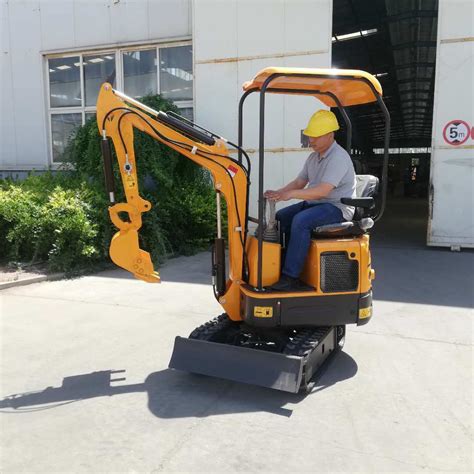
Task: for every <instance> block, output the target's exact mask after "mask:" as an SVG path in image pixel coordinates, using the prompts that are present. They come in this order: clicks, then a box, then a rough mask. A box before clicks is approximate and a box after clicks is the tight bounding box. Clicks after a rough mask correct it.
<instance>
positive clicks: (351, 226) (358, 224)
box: [311, 174, 379, 239]
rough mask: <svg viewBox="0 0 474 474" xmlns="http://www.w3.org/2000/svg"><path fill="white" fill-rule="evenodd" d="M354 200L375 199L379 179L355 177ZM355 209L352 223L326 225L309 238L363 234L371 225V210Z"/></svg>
mask: <svg viewBox="0 0 474 474" xmlns="http://www.w3.org/2000/svg"><path fill="white" fill-rule="evenodd" d="M356 180H357V182H356V198H368V197H371V198H375V196H376V195H377V191H378V188H379V179H378V178H377V177H376V176H372V175H370V174H358V175H356ZM373 207H374V206H372V207H371V208H370V209H367V208H362V207H356V209H355V213H354V217H353V220H352V221H345V222H340V223H338V224H327V225H322V226H319V227H316V228H315V229H313V231H312V233H311V237H312V238H314V239H319V238H323V237H339V236H341V237H343V236H349V235H362V234H365V233H366V232H367V231H368V230H369V229H370V228H371V227H372V226H373V225H374V221H373V219H372V218H371V212H370V211H371V209H373Z"/></svg>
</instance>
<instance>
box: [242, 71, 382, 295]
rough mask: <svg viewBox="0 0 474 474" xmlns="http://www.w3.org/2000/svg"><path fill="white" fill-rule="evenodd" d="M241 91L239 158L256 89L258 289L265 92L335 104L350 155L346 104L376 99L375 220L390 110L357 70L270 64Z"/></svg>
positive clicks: (374, 83) (377, 87)
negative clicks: (380, 135) (380, 141)
mask: <svg viewBox="0 0 474 474" xmlns="http://www.w3.org/2000/svg"><path fill="white" fill-rule="evenodd" d="M243 87H244V91H245V92H244V94H242V97H241V98H240V101H239V121H238V146H239V161H241V160H242V152H241V150H242V149H243V147H244V145H243V129H244V104H245V101H246V99H247V98H248V96H249V95H250V94H252V93H255V92H259V95H260V98H259V101H260V102H259V106H260V108H259V145H258V156H259V168H258V220H257V223H258V277H257V288H258V289H259V290H262V289H263V286H262V266H263V258H262V254H263V229H264V225H263V222H264V217H265V216H264V196H263V193H264V175H265V95H266V94H267V93H277V94H293V95H310V96H314V97H316V98H318V99H319V100H320V101H321V102H323V103H324V104H325V105H327V106H329V107H337V108H338V110H339V112H340V114H341V116H342V117H343V119H344V123H345V127H346V151H347V153H348V154H349V156H350V155H351V146H352V122H351V120H350V118H349V115H348V114H347V111H346V107H348V106H354V105H363V104H368V103H372V102H376V103H377V104H378V106H379V108H380V109H381V111H382V114H383V117H384V122H385V131H384V153H383V164H382V173H381V186H380V191H379V193H378V196H380V203H379V205H378V206H377V209H378V210H377V212H376V215H375V216H374V221H375V222H376V221H377V220H379V219H380V218H381V217H382V214H383V212H384V210H385V201H386V193H387V170H388V148H389V142H390V113H389V111H388V109H387V107H386V105H385V103H384V101H383V99H382V87H381V85H380V83H379V81H378V80H377V79H376V78H375V77H374V76H373V75H371V74H369V73H367V72H365V71H359V70H347V69H345V70H339V69H304V68H285V67H273V68H272V67H269V68H265V69H263V70H262V71H260V72H259V73H258V74H257V75H256V76H255V77H254V79H253V80H252V81H248V82H246V83H245V84H244V86H243Z"/></svg>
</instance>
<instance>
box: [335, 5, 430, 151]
mask: <svg viewBox="0 0 474 474" xmlns="http://www.w3.org/2000/svg"><path fill="white" fill-rule="evenodd" d="M437 19H438V0H334V5H333V44H332V62H333V67H337V68H349V69H350V68H357V69H362V70H364V71H367V72H369V73H371V74H373V75H374V76H375V77H377V79H378V80H379V81H380V83H381V84H382V88H383V98H384V101H385V103H386V105H387V107H388V109H389V111H390V114H391V118H392V133H391V145H390V146H395V147H397V146H403V147H420V146H421V147H427V146H430V145H431V128H432V118H433V94H434V77H435V74H434V73H435V61H436V35H437ZM348 114H349V115H350V116H351V119H352V120H353V122H354V138H353V145H354V146H355V147H357V148H360V149H370V148H374V147H380V146H381V145H382V141H383V120H382V116H381V114H380V112H379V111H378V110H377V108H376V107H374V106H372V105H364V106H359V107H357V110H351V109H348Z"/></svg>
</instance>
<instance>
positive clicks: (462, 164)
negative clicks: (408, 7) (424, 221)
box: [428, 0, 474, 247]
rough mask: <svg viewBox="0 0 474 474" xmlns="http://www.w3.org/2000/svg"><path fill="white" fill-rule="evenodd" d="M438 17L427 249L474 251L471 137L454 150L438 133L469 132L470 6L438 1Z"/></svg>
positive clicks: (473, 95) (473, 92) (473, 102)
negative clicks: (451, 128)
mask: <svg viewBox="0 0 474 474" xmlns="http://www.w3.org/2000/svg"><path fill="white" fill-rule="evenodd" d="M438 18H439V19H438V49H437V55H436V79H435V96H434V115H433V141H432V155H431V183H430V184H431V186H430V188H431V189H430V220H429V226H428V245H436V246H454V247H456V246H458V247H473V246H474V225H473V212H474V195H473V188H474V135H471V137H469V138H468V139H467V140H466V141H465V142H464V143H462V144H458V145H454V144H450V143H448V142H446V141H445V139H444V138H443V130H444V128H445V126H446V124H447V123H449V122H450V121H452V120H463V121H465V122H467V123H468V124H469V125H470V127H471V129H472V127H474V72H473V71H474V21H473V20H474V4H473V2H472V0H440V2H439V17H438ZM472 130H474V129H472Z"/></svg>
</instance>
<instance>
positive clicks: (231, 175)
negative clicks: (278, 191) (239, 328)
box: [97, 83, 249, 320]
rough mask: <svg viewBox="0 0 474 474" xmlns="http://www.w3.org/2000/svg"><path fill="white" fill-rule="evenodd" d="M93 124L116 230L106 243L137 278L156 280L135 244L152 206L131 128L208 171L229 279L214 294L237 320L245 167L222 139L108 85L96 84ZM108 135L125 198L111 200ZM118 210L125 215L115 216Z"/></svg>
mask: <svg viewBox="0 0 474 474" xmlns="http://www.w3.org/2000/svg"><path fill="white" fill-rule="evenodd" d="M97 124H98V127H99V132H100V134H101V136H102V155H103V159H104V171H105V177H106V186H107V191H108V193H109V199H110V204H111V205H110V207H109V214H110V218H111V220H112V222H113V224H114V225H115V226H116V227H117V229H118V232H117V233H116V234H115V235H114V236H113V238H112V241H111V244H110V257H111V259H112V261H113V262H114V263H115V264H116V265H118V266H120V267H122V268H124V269H125V270H128V271H129V272H131V273H133V275H134V276H135V277H137V278H139V279H141V280H144V281H147V282H152V283H153V282H154V283H158V282H160V277H159V275H158V273H157V272H156V271H155V270H154V268H153V263H152V260H151V258H150V254H149V253H148V252H146V251H145V250H143V249H140V245H139V238H138V231H139V229H140V227H141V226H142V214H143V213H146V212H148V211H150V209H151V208H152V205H151V203H150V202H148V201H146V200H145V199H143V198H142V197H141V196H140V194H139V187H138V179H137V165H136V162H137V157H136V156H135V153H134V146H133V142H134V129H138V130H140V131H142V132H144V133H147V134H148V135H150V136H151V137H153V138H154V139H155V140H157V141H159V142H161V143H164V144H165V145H167V146H169V147H170V148H172V149H173V150H176V151H178V152H179V153H181V154H182V155H183V156H185V157H186V158H189V159H190V160H192V161H194V162H195V163H197V164H199V165H201V166H203V167H204V168H206V169H207V170H209V171H210V173H211V176H212V179H213V184H214V188H215V190H216V192H217V196H218V203H219V199H220V195H222V196H224V199H225V200H226V203H227V210H228V213H227V214H228V246H229V278H228V280H227V281H226V282H225V288H224V289H223V291H221V292H220V294H219V302H220V303H221V304H222V305H223V306H224V308H225V309H226V311H227V312H228V313H229V315H230V317H231V318H232V319H235V320H238V319H240V316H239V314H238V308H239V303H238V298H239V291H238V285H239V284H240V283H241V280H242V278H243V272H244V255H245V240H246V239H245V236H246V221H247V219H246V216H247V199H248V183H249V182H248V176H247V170H246V169H245V167H244V166H243V165H242V164H241V163H240V162H239V161H237V160H235V159H233V158H231V157H230V156H229V151H228V148H227V145H226V140H225V139H223V138H220V137H218V136H217V135H215V134H212V133H211V132H207V131H204V129H200V128H197V127H196V126H194V124H192V123H190V122H186V121H182V120H179V119H178V118H177V117H174V116H171V115H168V114H166V113H164V112H157V111H155V110H153V109H151V108H149V107H147V106H146V105H144V104H141V103H140V102H138V101H136V100H135V99H132V98H130V97H127V96H126V95H124V94H122V93H121V92H119V91H116V90H114V89H113V88H112V86H111V85H110V84H108V83H104V84H103V85H102V86H101V89H100V93H99V97H98V100H97ZM109 139H111V140H112V143H113V146H114V148H115V152H116V156H117V160H118V165H119V169H120V175H121V179H122V184H123V187H124V190H125V197H126V202H125V203H116V202H115V188H114V179H113V171H112V152H111V146H110V141H109ZM218 207H219V206H218ZM218 211H219V209H218ZM123 213H126V214H128V219H127V220H124V219H122V218H121V215H122V214H123ZM219 232H220V222H219V220H218V234H219ZM218 237H221V236H220V235H218Z"/></svg>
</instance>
